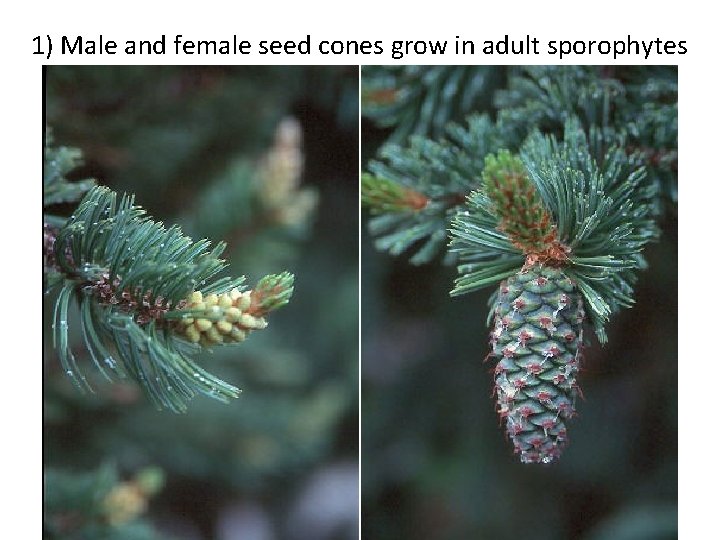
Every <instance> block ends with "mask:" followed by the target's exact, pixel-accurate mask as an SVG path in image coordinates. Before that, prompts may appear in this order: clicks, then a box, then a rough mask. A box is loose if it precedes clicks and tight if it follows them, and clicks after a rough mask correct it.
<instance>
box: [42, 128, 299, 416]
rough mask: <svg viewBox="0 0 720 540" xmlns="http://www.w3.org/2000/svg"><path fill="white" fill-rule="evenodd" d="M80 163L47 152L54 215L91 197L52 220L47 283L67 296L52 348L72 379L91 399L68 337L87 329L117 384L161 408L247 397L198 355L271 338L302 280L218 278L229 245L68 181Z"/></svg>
mask: <svg viewBox="0 0 720 540" xmlns="http://www.w3.org/2000/svg"><path fill="white" fill-rule="evenodd" d="M49 142H50V141H48V143H49ZM63 156H70V157H72V158H73V159H59V158H62V157H63ZM78 159H79V157H78V155H77V153H72V152H70V151H69V149H66V148H59V149H55V148H52V147H50V146H49V145H48V147H47V149H46V160H45V168H46V174H45V194H46V200H45V206H46V207H47V206H51V205H52V204H54V203H56V202H57V201H58V200H61V201H63V202H68V201H71V200H73V198H75V199H76V198H77V197H78V196H80V195H82V192H86V193H85V195H84V197H83V199H82V201H80V203H79V205H78V207H77V209H76V210H75V212H74V213H73V214H72V215H71V216H70V217H69V218H68V219H63V218H61V217H58V216H53V215H51V214H49V213H46V214H45V225H44V233H45V234H44V252H43V253H44V257H43V263H44V270H45V276H46V286H47V289H48V291H50V290H56V291H57V296H56V299H55V302H54V309H53V333H52V335H53V346H54V347H55V350H56V351H57V354H58V357H59V359H60V363H61V365H62V367H63V370H64V371H65V373H66V374H67V376H68V377H69V378H70V379H71V380H72V382H73V383H74V384H75V386H76V387H77V388H78V389H80V390H82V391H92V387H91V384H90V383H89V381H88V379H87V377H86V375H85V370H83V369H82V368H81V367H80V364H79V363H78V361H77V359H76V357H75V355H74V353H73V351H72V350H71V347H70V338H69V328H70V326H71V325H77V326H78V327H79V329H80V334H81V336H82V342H83V344H84V347H85V350H86V351H87V353H88V355H89V356H90V358H91V359H92V362H93V364H94V365H95V367H96V369H97V371H98V372H99V373H100V374H101V375H102V376H103V377H105V378H106V379H107V380H112V379H113V378H116V377H118V378H130V379H132V380H134V381H136V382H137V383H138V385H139V386H140V387H141V388H142V389H143V390H144V392H145V393H146V394H147V396H148V397H149V398H150V399H151V401H152V402H153V403H154V404H155V406H156V407H157V408H158V409H163V408H165V409H170V410H172V411H175V412H183V411H185V410H186V409H187V402H188V401H189V400H190V399H191V398H192V397H194V396H195V395H197V394H203V395H206V396H209V397H212V398H214V399H217V400H220V401H228V400H229V399H230V398H234V397H237V396H238V395H239V390H238V388H236V387H235V386H233V385H231V384H228V383H227V382H225V381H223V380H221V379H219V378H218V377H216V376H214V375H212V374H211V373H210V372H208V371H207V370H205V369H204V368H203V367H201V366H200V365H199V364H198V363H197V362H195V361H194V360H193V359H192V356H194V355H195V354H197V353H198V352H200V350H201V349H202V348H212V347H215V346H223V345H233V344H237V343H240V342H242V341H244V340H245V339H246V338H247V337H248V335H249V334H250V333H251V332H254V331H257V330H261V329H264V328H265V327H266V326H267V321H266V319H265V317H266V315H267V314H268V313H270V312H272V311H274V310H275V309H277V308H279V307H282V306H283V305H285V304H287V302H288V301H289V300H290V297H291V296H292V293H293V281H294V277H293V275H292V274H290V273H287V272H283V273H281V274H276V275H268V276H265V277H264V278H262V279H261V280H260V281H259V282H258V283H257V284H256V286H255V287H253V288H251V289H249V288H248V287H247V286H246V285H245V277H239V278H230V277H218V274H220V273H221V272H222V271H223V270H224V269H225V268H226V266H227V263H226V262H225V261H224V260H223V259H220V258H219V257H220V255H221V254H222V252H223V251H224V249H225V244H224V243H219V244H217V245H215V246H213V245H212V244H211V243H210V242H209V241H207V240H201V241H198V242H195V241H193V240H192V239H190V238H188V237H187V236H185V235H183V234H182V231H181V230H180V228H179V227H177V226H173V227H170V228H166V227H165V226H164V225H163V224H162V223H159V222H156V221H153V220H152V219H150V218H149V217H147V216H146V214H145V211H144V210H143V209H142V208H141V207H140V206H137V205H136V204H135V202H134V197H133V196H130V195H123V196H118V194H116V193H115V192H113V191H112V190H110V189H108V188H105V187H100V186H94V187H93V182H92V181H85V182H84V183H83V184H81V185H79V186H78V185H74V183H72V182H68V181H67V180H66V179H65V174H66V173H67V172H68V171H70V170H72V169H73V168H74V167H75V166H76V165H77V162H78ZM58 194H63V195H62V196H61V197H59V196H58ZM73 301H74V302H75V303H76V304H77V306H78V308H79V316H78V317H77V320H76V321H74V320H70V313H71V312H70V305H71V303H72V302H73Z"/></svg>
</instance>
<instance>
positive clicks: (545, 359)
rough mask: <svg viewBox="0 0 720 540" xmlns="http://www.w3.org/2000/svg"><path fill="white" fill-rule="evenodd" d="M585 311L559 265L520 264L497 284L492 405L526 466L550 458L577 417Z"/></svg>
mask: <svg viewBox="0 0 720 540" xmlns="http://www.w3.org/2000/svg"><path fill="white" fill-rule="evenodd" d="M584 318H585V312H584V310H583V305H582V297H581V295H580V292H579V291H578V289H577V287H576V286H575V284H574V283H573V282H572V280H570V279H569V278H568V277H567V276H566V275H565V274H564V273H563V272H562V270H561V269H559V268H553V267H540V266H534V267H530V268H526V269H523V270H522V271H520V272H519V273H518V274H516V275H515V276H513V277H510V278H509V279H508V280H507V281H504V282H503V283H501V285H500V290H499V291H498V299H497V303H496V306H495V323H494V329H493V331H492V333H491V336H490V343H491V345H492V351H491V353H490V354H489V357H494V358H496V359H497V364H496V366H495V394H496V395H497V410H498V413H499V415H500V418H501V421H502V422H503V423H504V425H505V428H506V430H507V434H508V436H509V438H510V440H512V442H513V444H514V446H515V452H516V453H519V454H520V460H521V461H522V462H523V463H550V462H551V461H553V460H555V459H556V458H558V457H559V456H560V454H561V453H562V450H563V448H564V447H565V445H566V443H567V430H566V426H565V423H566V421H567V420H569V419H570V418H572V417H573V416H574V415H575V400H576V397H577V395H578V394H579V392H580V389H579V387H578V385H577V381H576V378H577V373H578V370H579V367H580V366H579V362H580V354H581V349H582V323H583V320H584Z"/></svg>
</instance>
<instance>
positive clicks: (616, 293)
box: [363, 116, 660, 463]
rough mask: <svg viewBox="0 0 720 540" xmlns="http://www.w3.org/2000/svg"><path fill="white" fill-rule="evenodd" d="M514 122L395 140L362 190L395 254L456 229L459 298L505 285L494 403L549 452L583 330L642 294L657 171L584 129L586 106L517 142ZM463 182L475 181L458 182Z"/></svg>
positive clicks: (526, 449) (613, 137)
mask: <svg viewBox="0 0 720 540" xmlns="http://www.w3.org/2000/svg"><path fill="white" fill-rule="evenodd" d="M505 132H506V130H505V129H504V128H503V127H502V126H501V125H499V124H493V123H492V122H490V121H489V119H487V118H486V117H471V119H470V121H469V123H468V127H467V128H460V127H459V126H454V127H452V129H449V130H448V133H449V134H450V137H449V138H448V139H444V140H441V141H440V142H432V143H431V142H428V141H421V140H420V139H414V140H412V141H411V145H410V147H409V148H408V149H401V148H399V147H392V148H390V147H388V148H390V149H389V150H386V156H387V157H386V159H387V160H388V161H389V163H387V164H379V163H376V162H374V163H372V164H371V169H372V170H373V172H374V173H375V175H369V176H368V177H367V178H366V179H364V182H363V200H364V202H365V205H366V206H367V207H369V208H370V210H371V211H374V213H375V214H377V216H376V217H373V220H375V222H377V220H388V222H390V220H392V223H393V226H394V227H395V230H393V231H391V232H390V233H389V234H388V235H387V236H385V237H383V236H381V237H380V239H379V240H378V247H380V248H381V249H382V248H384V247H385V246H386V244H387V242H388V239H392V240H393V241H394V242H395V244H394V245H393V250H391V251H392V252H393V253H401V252H403V251H406V250H409V249H412V248H413V247H414V245H415V244H416V243H418V241H419V240H422V242H425V244H424V245H422V246H421V250H427V245H428V243H430V242H431V241H433V239H435V242H434V247H435V252H437V251H438V248H437V245H438V242H437V238H438V237H439V238H440V240H442V239H443V238H447V239H448V243H447V247H448V250H447V251H448V253H447V255H446V260H451V261H454V262H456V263H457V265H458V272H459V277H458V278H457V279H456V281H455V287H454V288H453V290H452V291H451V294H452V295H453V296H457V295H461V294H466V293H469V292H474V291H476V290H478V289H481V288H484V287H486V286H491V285H495V286H498V285H499V288H498V289H497V291H496V293H495V294H494V295H493V297H492V299H491V305H492V309H491V311H490V314H489V318H488V322H489V324H491V331H490V349H491V350H490V353H489V354H488V359H489V358H492V359H494V361H495V362H496V363H495V366H494V373H495V384H494V393H495V395H496V400H497V401H496V404H497V412H498V414H499V416H500V418H501V421H502V423H503V425H504V428H505V430H506V432H507V435H508V437H509V438H510V439H511V441H512V443H513V445H514V450H515V452H516V453H517V454H519V458H520V460H521V461H522V462H524V463H550V462H552V461H554V460H556V459H557V458H558V457H559V456H560V455H561V453H562V451H563V449H564V448H565V446H566V444H567V441H568V433H567V421H568V420H570V419H571V418H572V417H573V416H575V414H576V400H577V397H578V396H579V395H581V394H580V386H579V383H578V374H579V372H580V368H581V361H582V348H583V343H584V341H586V340H587V337H586V333H584V328H585V327H589V329H591V330H592V332H593V333H594V334H595V335H596V336H597V338H598V340H599V341H600V342H601V343H605V342H607V334H606V331H605V325H606V324H607V322H608V321H609V319H610V317H611V315H613V314H614V313H616V312H617V311H619V310H620V309H622V308H625V307H629V306H631V305H632V303H633V285H634V283H635V281H636V279H637V271H638V270H640V269H642V268H644V267H645V265H646V263H645V260H644V258H643V256H642V251H643V249H644V247H645V245H646V244H647V243H648V242H651V241H653V240H655V239H656V238H657V237H658V228H657V225H656V223H655V219H656V216H657V215H658V213H659V207H660V204H659V197H658V194H659V182H658V180H657V179H656V178H653V177H650V176H648V175H647V173H646V169H645V167H644V165H643V156H642V155H641V154H640V153H637V152H629V151H628V149H627V144H626V139H625V138H624V137H623V136H622V135H620V134H618V133H616V132H613V131H609V130H602V129H596V128H594V127H591V128H590V129H589V130H587V131H586V129H585V128H584V127H583V125H582V122H581V121H580V119H578V118H577V117H573V116H571V117H570V118H569V119H568V120H567V121H566V122H565V124H564V131H563V133H562V136H561V137H557V136H555V135H544V134H541V133H540V132H538V131H535V132H533V133H531V134H530V135H529V136H528V137H527V139H526V140H525V141H524V142H523V144H522V145H521V146H520V147H519V148H517V149H516V150H514V151H511V150H509V149H507V148H502V140H503V138H505V135H504V133H505ZM478 150H480V151H479V152H478ZM441 156H442V157H443V158H444V160H443V161H442V162H441V161H440V159H439V158H440V157H441ZM481 158H482V159H481ZM421 162H425V163H426V164H428V165H429V166H428V167H427V168H425V169H424V170H423V171H422V173H421V174H419V175H418V177H417V178H415V177H413V176H411V175H409V174H407V173H408V172H409V171H412V170H413V169H414V168H417V166H418V164H419V163H421ZM380 173H382V174H380ZM393 183H394V184H396V185H395V186H393V185H392V184H393ZM463 185H466V186H467V185H473V188H472V189H470V190H468V191H466V192H465V193H462V186H463ZM410 195H412V196H410ZM423 197H424V198H425V199H426V201H425V203H424V204H423V205H422V206H420V205H412V204H410V201H417V200H420V199H421V198H423ZM458 199H460V201H461V202H457V200H458ZM450 200H454V201H456V202H455V203H454V205H449V204H448V201H450ZM379 203H382V205H381V204H379ZM389 203H392V204H389ZM442 204H444V205H445V206H443V207H442V208H443V210H442V211H443V212H446V213H447V214H450V217H449V218H448V220H447V222H446V223H445V226H446V229H445V231H443V232H445V234H446V236H440V234H439V233H438V231H440V230H441V227H442V225H441V224H439V223H438V212H437V208H438V207H439V205H442ZM429 224H432V228H429V226H428V225H429ZM371 226H372V223H371ZM423 226H426V227H425V228H423ZM413 231H421V232H424V233H425V235H427V234H428V233H430V232H432V235H434V236H430V237H429V238H428V237H427V236H425V237H424V239H423V236H421V235H419V234H414V233H413ZM381 234H387V233H386V232H385V231H381ZM416 262H417V260H416ZM423 262H427V260H424V261H423ZM491 321H492V322H491Z"/></svg>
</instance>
